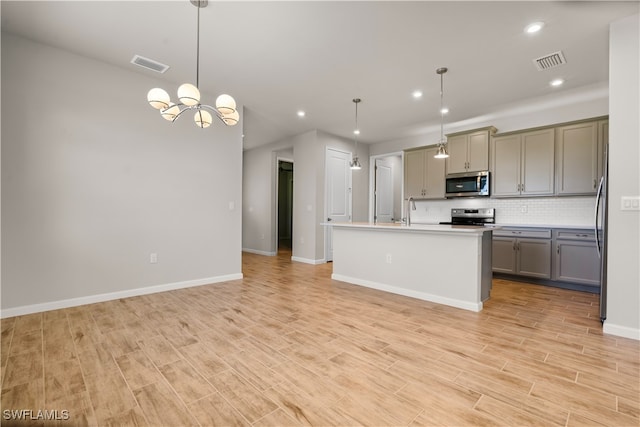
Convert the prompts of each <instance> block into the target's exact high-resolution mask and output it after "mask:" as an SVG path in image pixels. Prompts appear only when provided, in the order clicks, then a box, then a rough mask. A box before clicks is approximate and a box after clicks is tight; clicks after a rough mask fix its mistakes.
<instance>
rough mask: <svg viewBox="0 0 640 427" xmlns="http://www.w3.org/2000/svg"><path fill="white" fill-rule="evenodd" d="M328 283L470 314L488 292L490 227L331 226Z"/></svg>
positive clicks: (342, 224) (361, 224) (357, 224)
mask: <svg viewBox="0 0 640 427" xmlns="http://www.w3.org/2000/svg"><path fill="white" fill-rule="evenodd" d="M325 225H327V226H331V227H332V229H333V274H332V276H331V278H332V279H335V280H340V281H343V282H348V283H353V284H356V285H361V286H366V287H369V288H374V289H379V290H382V291H387V292H392V293H395V294H400V295H405V296H409V297H413V298H419V299H422V300H426V301H432V302H435V303H439V304H445V305H449V306H453V307H458V308H462V309H465V310H471V311H480V310H482V302H483V301H486V300H487V299H488V298H489V294H490V290H491V276H492V272H491V236H492V233H491V231H492V228H491V227H482V226H455V225H435V224H434V225H423V224H414V225H411V226H406V225H404V224H402V225H401V224H372V223H331V224H325Z"/></svg>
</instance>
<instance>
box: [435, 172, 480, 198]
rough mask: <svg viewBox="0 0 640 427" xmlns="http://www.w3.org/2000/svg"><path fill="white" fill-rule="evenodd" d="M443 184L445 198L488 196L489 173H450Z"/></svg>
mask: <svg viewBox="0 0 640 427" xmlns="http://www.w3.org/2000/svg"><path fill="white" fill-rule="evenodd" d="M445 183H446V187H445V195H446V196H447V198H453V197H479V196H488V195H489V171H482V172H464V173H452V174H449V175H447V178H446V180H445Z"/></svg>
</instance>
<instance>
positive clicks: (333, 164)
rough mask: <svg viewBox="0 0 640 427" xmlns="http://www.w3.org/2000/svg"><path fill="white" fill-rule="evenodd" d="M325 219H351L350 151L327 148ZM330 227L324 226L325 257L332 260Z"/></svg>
mask: <svg viewBox="0 0 640 427" xmlns="http://www.w3.org/2000/svg"><path fill="white" fill-rule="evenodd" d="M326 160H327V161H326V177H327V182H326V192H327V201H326V206H327V221H328V222H329V221H333V222H349V221H351V169H350V167H349V162H350V161H351V153H345V152H343V151H338V150H333V149H331V148H328V149H327V159H326ZM332 235H333V233H332V228H331V227H326V232H325V259H326V260H327V261H332V260H333V238H332Z"/></svg>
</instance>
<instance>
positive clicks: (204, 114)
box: [147, 0, 240, 129]
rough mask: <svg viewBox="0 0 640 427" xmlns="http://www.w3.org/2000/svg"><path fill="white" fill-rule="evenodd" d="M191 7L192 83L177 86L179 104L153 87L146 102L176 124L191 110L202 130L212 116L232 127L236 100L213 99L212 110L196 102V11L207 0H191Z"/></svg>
mask: <svg viewBox="0 0 640 427" xmlns="http://www.w3.org/2000/svg"><path fill="white" fill-rule="evenodd" d="M191 4H193V5H194V6H195V7H197V8H198V25H197V35H198V38H197V45H196V84H195V85H193V84H191V83H184V84H182V85H180V87H178V100H179V102H177V103H173V102H171V98H170V96H169V94H168V93H167V92H166V91H165V90H164V89H161V88H153V89H151V90H150V91H149V92H148V93H147V101H148V102H149V105H151V106H152V107H153V108H155V109H156V110H160V115H161V116H162V118H164V119H165V120H169V121H171V122H174V121H176V119H177V118H178V117H180V116H181V115H182V113H184V112H185V111H187V110H193V111H194V112H195V115H194V117H193V119H194V121H195V123H196V125H197V126H198V127H200V128H202V129H204V128H207V127H209V126H211V123H213V116H212V113H213V114H214V115H215V116H216V117H217V118H218V119H220V120H221V121H222V122H223V123H224V124H225V125H227V126H233V125H235V124H237V123H238V122H239V121H240V114H238V111H237V110H236V108H237V107H236V101H235V99H233V97H232V96H231V95H227V94H223V95H220V96H219V97H218V98H217V99H216V106H215V108H214V107H212V106H211V105H205V104H201V103H200V90H199V89H198V86H199V85H200V9H201V8H204V7H207V5H208V4H209V2H208V0H191Z"/></svg>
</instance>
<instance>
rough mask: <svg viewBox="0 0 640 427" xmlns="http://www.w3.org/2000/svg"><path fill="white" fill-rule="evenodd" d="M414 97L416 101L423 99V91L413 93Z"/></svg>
mask: <svg viewBox="0 0 640 427" xmlns="http://www.w3.org/2000/svg"><path fill="white" fill-rule="evenodd" d="M412 95H413V97H414V98H415V99H419V98H422V91H419V90H416V91H414V92H413V93H412Z"/></svg>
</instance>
